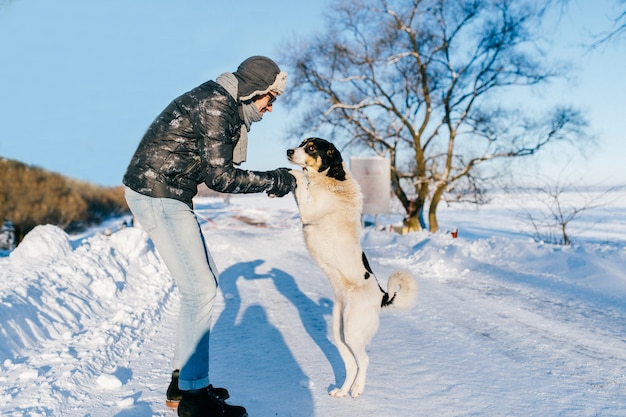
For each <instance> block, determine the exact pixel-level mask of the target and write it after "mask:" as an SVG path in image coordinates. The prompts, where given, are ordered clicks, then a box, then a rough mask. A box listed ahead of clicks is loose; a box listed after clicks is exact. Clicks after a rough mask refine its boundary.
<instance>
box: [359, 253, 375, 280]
mask: <svg viewBox="0 0 626 417" xmlns="http://www.w3.org/2000/svg"><path fill="white" fill-rule="evenodd" d="M361 259H363V266H364V267H365V270H367V272H369V273H370V274H373V273H374V271H372V268H370V263H369V262H368V261H367V256H365V252H361ZM368 278H369V275H368V274H366V277H365V279H368Z"/></svg>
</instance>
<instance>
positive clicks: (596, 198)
mask: <svg viewBox="0 0 626 417" xmlns="http://www.w3.org/2000/svg"><path fill="white" fill-rule="evenodd" d="M538 182H540V183H542V185H539V186H537V187H536V188H533V189H529V190H526V191H525V192H524V193H520V192H519V190H516V191H515V195H516V196H517V197H515V198H518V199H520V201H519V202H520V204H519V206H520V207H521V214H520V215H519V216H518V217H519V218H520V219H521V220H522V222H524V223H525V224H527V225H529V226H530V228H531V233H530V234H531V235H532V236H533V238H534V239H536V240H538V241H543V242H546V243H553V244H559V245H566V246H567V245H570V244H571V243H572V238H571V234H570V231H569V226H570V225H571V223H573V222H574V221H575V220H579V219H580V217H581V215H583V213H586V212H588V211H590V210H593V209H597V208H601V207H606V206H609V205H610V204H611V203H613V202H615V201H616V200H618V199H620V198H623V197H624V194H623V193H622V192H621V190H622V189H623V188H624V187H611V188H609V189H606V190H603V191H601V190H600V191H599V190H597V189H585V188H583V187H579V186H576V185H575V183H563V182H562V181H561V180H558V181H556V182H554V181H549V180H546V179H544V180H538ZM521 196H523V200H522V199H521V198H522V197H521Z"/></svg>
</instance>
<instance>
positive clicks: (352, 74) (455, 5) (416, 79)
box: [284, 0, 586, 231]
mask: <svg viewBox="0 0 626 417" xmlns="http://www.w3.org/2000/svg"><path fill="white" fill-rule="evenodd" d="M557 3H558V4H561V3H562V2H559V1H554V2H535V1H524V0H515V1H513V0H350V1H341V2H338V3H336V6H335V7H334V10H333V11H332V12H331V13H329V14H328V18H327V26H326V29H325V31H324V32H322V33H323V35H318V36H317V37H314V38H312V39H310V40H309V41H308V42H306V43H304V42H303V43H301V44H298V43H297V42H293V43H292V44H291V45H289V46H288V47H286V48H285V49H284V50H285V51H287V52H285V55H286V56H285V57H284V58H285V61H286V62H288V64H289V65H290V66H291V67H292V69H293V70H292V73H293V80H294V84H295V88H293V89H292V90H291V93H288V94H289V95H288V96H287V99H288V101H289V102H290V103H293V104H301V103H305V104H304V105H303V107H304V108H305V109H306V111H305V112H304V113H303V117H302V118H301V119H300V120H299V123H298V125H297V126H296V129H298V132H302V130H303V129H304V130H309V131H313V132H315V133H318V132H319V133H321V134H324V135H327V136H330V139H331V140H333V141H337V142H342V141H343V142H345V143H346V145H347V146H351V147H353V148H366V149H368V150H370V152H371V151H373V152H374V153H375V154H377V155H380V156H383V157H388V158H389V159H390V162H391V179H392V187H393V190H394V193H395V195H396V197H397V198H398V199H399V201H400V202H401V203H402V206H403V207H404V209H405V210H406V213H407V220H408V223H409V224H412V225H419V226H421V227H422V228H426V222H425V221H424V218H423V215H422V213H423V212H424V211H427V213H428V226H429V229H430V230H431V231H436V230H438V228H439V226H438V222H437V207H438V205H439V203H440V202H441V201H453V200H465V201H473V202H476V203H480V202H481V201H483V200H484V196H485V189H486V186H487V184H489V182H490V181H491V180H492V179H493V177H494V176H497V175H498V172H497V171H493V168H492V172H489V169H486V168H487V167H488V166H495V165H496V164H485V163H486V162H490V161H496V160H504V159H506V158H516V157H523V156H531V155H535V154H536V153H537V152H538V151H541V150H543V149H544V148H546V147H548V146H549V145H551V144H553V143H555V142H565V141H572V142H574V141H577V140H582V139H584V138H585V128H586V121H585V119H584V118H583V117H582V116H581V114H580V113H579V112H578V111H576V110H575V109H572V108H569V107H565V106H560V107H555V108H553V109H551V110H541V111H537V112H536V113H533V112H532V111H526V112H525V113H523V112H522V108H521V107H522V106H521V103H523V101H521V100H516V99H515V98H516V97H519V95H516V89H519V91H520V92H523V91H526V90H528V89H529V88H530V87H533V86H541V85H543V84H545V83H547V82H548V81H549V80H551V79H552V78H555V77H557V76H560V75H562V73H563V71H564V69H563V68H558V67H557V66H556V65H554V64H552V65H550V64H549V63H548V61H547V60H546V59H545V57H543V56H542V54H541V50H540V48H539V47H538V43H539V42H538V41H539V33H540V24H541V21H542V18H543V16H544V14H545V12H546V7H548V6H549V5H551V4H557ZM524 89H525V90H524ZM526 110H529V109H528V108H526Z"/></svg>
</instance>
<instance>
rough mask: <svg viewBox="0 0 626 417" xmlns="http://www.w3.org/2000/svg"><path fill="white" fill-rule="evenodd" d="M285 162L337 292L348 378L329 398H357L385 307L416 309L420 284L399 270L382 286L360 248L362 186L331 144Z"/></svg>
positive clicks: (308, 234)
mask: <svg viewBox="0 0 626 417" xmlns="http://www.w3.org/2000/svg"><path fill="white" fill-rule="evenodd" d="M287 159H288V160H289V161H290V162H291V163H292V164H294V165H297V166H299V167H301V168H302V170H291V171H289V172H290V173H291V174H292V175H293V176H294V177H295V178H296V188H295V191H294V194H295V197H296V203H297V205H298V210H299V212H300V220H301V221H302V230H303V233H304V241H305V244H306V247H307V249H308V250H309V252H310V253H311V257H312V258H313V259H314V260H315V261H316V263H317V264H318V265H319V267H320V269H321V270H322V271H323V272H324V274H325V275H326V276H327V278H328V280H329V282H330V286H331V287H332V290H333V296H334V304H333V338H334V340H335V344H336V346H337V349H338V351H339V354H340V355H341V358H342V360H343V362H344V366H345V370H346V379H345V381H344V382H343V385H342V386H341V387H340V388H334V389H331V390H330V391H329V394H330V395H331V396H333V397H345V396H347V395H348V394H350V395H351V396H352V397H353V398H357V397H358V396H360V395H361V394H362V393H363V390H364V389H365V378H366V373H367V368H368V365H369V357H368V355H367V353H366V351H365V348H366V345H367V344H368V343H369V342H370V340H371V339H372V337H373V336H374V334H375V333H376V331H377V330H378V326H379V313H380V311H381V308H383V307H392V306H393V307H396V308H400V309H409V308H411V307H413V306H414V305H415V302H416V299H417V292H418V286H417V281H416V280H415V278H414V277H413V276H412V275H411V274H410V273H409V272H407V271H395V272H393V273H392V274H391V276H390V277H389V280H388V284H387V291H385V290H383V289H382V287H381V286H380V284H379V282H378V279H377V278H376V276H375V275H374V273H373V272H372V269H371V268H370V265H369V262H368V261H367V258H366V256H365V253H364V252H363V250H362V248H361V212H362V206H363V195H362V194H361V188H360V187H359V184H358V183H357V182H356V180H354V178H352V176H351V175H350V172H349V171H348V170H347V169H346V167H345V166H344V163H343V158H342V157H341V154H340V152H339V151H338V150H337V148H336V147H335V146H334V145H333V144H332V143H330V142H328V141H327V140H324V139H320V138H308V139H305V140H304V141H303V142H302V143H301V144H300V146H299V147H297V148H294V149H288V150H287Z"/></svg>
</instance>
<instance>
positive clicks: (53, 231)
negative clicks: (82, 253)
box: [10, 224, 72, 266]
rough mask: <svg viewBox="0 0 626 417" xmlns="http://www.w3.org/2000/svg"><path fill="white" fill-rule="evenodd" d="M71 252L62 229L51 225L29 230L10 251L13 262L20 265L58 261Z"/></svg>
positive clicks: (67, 238)
mask: <svg viewBox="0 0 626 417" xmlns="http://www.w3.org/2000/svg"><path fill="white" fill-rule="evenodd" d="M70 253H72V245H71V244H70V238H69V235H68V234H67V233H65V232H64V231H63V229H61V228H59V227H57V226H53V225H49V224H47V225H43V226H37V227H35V228H34V229H33V230H31V231H30V232H29V233H28V234H27V235H26V236H25V237H24V239H23V240H22V242H21V243H20V244H19V245H18V247H17V248H15V250H14V251H13V252H12V253H11V255H10V258H11V260H13V262H16V263H17V264H21V265H24V266H26V265H28V264H31V263H39V262H51V261H58V260H59V259H62V258H65V257H66V256H67V255H69V254H70Z"/></svg>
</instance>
